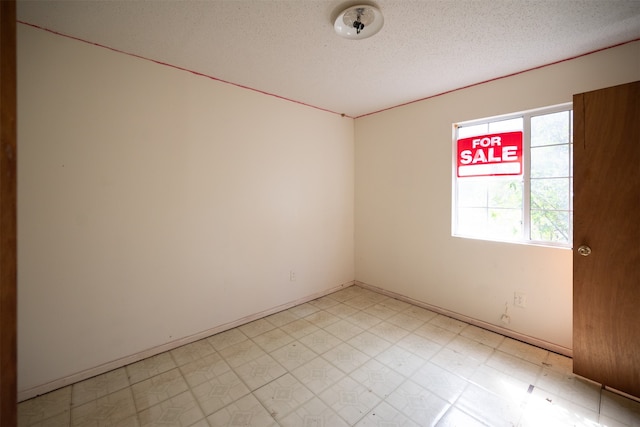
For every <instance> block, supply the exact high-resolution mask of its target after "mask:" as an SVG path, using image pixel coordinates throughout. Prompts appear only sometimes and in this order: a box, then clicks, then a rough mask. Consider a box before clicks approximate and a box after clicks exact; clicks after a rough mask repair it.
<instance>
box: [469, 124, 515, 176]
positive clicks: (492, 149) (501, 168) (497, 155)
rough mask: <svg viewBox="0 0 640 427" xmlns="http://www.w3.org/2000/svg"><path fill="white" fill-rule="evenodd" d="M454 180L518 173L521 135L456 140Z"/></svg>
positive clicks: (483, 136) (509, 134)
mask: <svg viewBox="0 0 640 427" xmlns="http://www.w3.org/2000/svg"><path fill="white" fill-rule="evenodd" d="M456 163H457V170H458V177H459V178H460V177H466V176H497V175H521V174H522V132H505V133H492V134H489V135H480V136H474V137H471V138H463V139H459V140H458V159H457V162H456Z"/></svg>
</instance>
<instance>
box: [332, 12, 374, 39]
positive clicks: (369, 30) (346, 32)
mask: <svg viewBox="0 0 640 427" xmlns="http://www.w3.org/2000/svg"><path fill="white" fill-rule="evenodd" d="M382 24H384V18H383V17H382V13H380V9H378V8H377V7H375V6H369V5H358V6H352V7H349V8H347V9H345V10H343V11H342V12H340V14H339V15H338V17H337V18H336V20H335V22H334V24H333V29H334V30H336V33H338V34H339V35H341V36H342V37H344V38H347V39H355V40H358V39H366V38H367V37H371V36H372V35H374V34H376V33H377V32H378V31H380V29H381V28H382Z"/></svg>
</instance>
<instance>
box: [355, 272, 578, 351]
mask: <svg viewBox="0 0 640 427" xmlns="http://www.w3.org/2000/svg"><path fill="white" fill-rule="evenodd" d="M355 284H356V285H357V286H360V287H362V288H365V289H369V290H371V291H374V292H377V293H380V294H383V295H386V296H388V297H391V298H395V299H398V300H400V301H404V302H408V303H409V304H413V305H417V306H418V307H422V308H426V309H427V310H431V311H433V312H436V313H439V314H442V315H444V316H448V317H452V318H454V319H457V320H461V321H463V322H465V323H469V324H471V325H474V326H477V327H479V328H482V329H487V330H489V331H492V332H496V333H498V334H500V335H504V336H507V337H509V338H513V339H516V340H518V341H522V342H526V343H527V344H531V345H535V346H536V347H540V348H544V349H545V350H549V351H553V352H554V353H559V354H562V355H564V356H568V357H572V356H573V350H572V349H570V348H567V347H563V346H561V345H558V344H554V343H551V342H548V341H544V340H541V339H539V338H535V337H531V336H529V335H525V334H521V333H519V332H516V331H512V330H511V329H507V328H503V327H501V326H498V325H494V324H491V323H488V322H484V321H482V320H478V319H474V318H472V317H468V316H465V315H463V314H459V313H456V312H453V311H450V310H446V309H444V308H441V307H438V306H435V305H431V304H428V303H426V302H422V301H418V300H415V299H413V298H409V297H406V296H404V295H401V294H397V293H395V292H392V291H388V290H386V289H382V288H378V287H377V286H372V285H369V284H367V283H364V282H360V281H357V280H356V281H355Z"/></svg>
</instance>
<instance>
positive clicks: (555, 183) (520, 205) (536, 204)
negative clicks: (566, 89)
mask: <svg viewBox="0 0 640 427" xmlns="http://www.w3.org/2000/svg"><path fill="white" fill-rule="evenodd" d="M572 119H573V115H572V111H571V105H570V104H565V105H562V106H556V107H550V108H548V109H541V110H536V111H533V112H524V113H519V114H514V115H513V116H511V117H509V116H503V117H500V118H498V119H486V120H476V121H473V122H469V123H468V124H466V123H459V124H457V125H455V129H456V135H457V138H455V140H454V144H456V142H457V140H458V139H465V138H473V137H476V136H478V137H480V138H479V139H478V140H477V141H476V140H469V139H467V140H466V141H461V143H460V144H461V145H460V146H459V147H462V148H459V150H458V148H457V147H454V150H453V151H454V153H456V156H458V155H460V156H462V154H461V153H464V152H465V150H466V151H467V154H466V155H467V159H468V160H467V162H468V161H470V159H474V160H475V159H476V157H475V154H474V155H470V154H469V153H470V152H471V151H472V150H473V149H474V146H473V145H472V142H473V143H475V142H479V141H483V140H484V141H485V142H487V141H490V140H491V141H493V139H491V138H494V137H496V136H497V137H501V138H502V139H501V141H506V140H508V138H507V136H508V135H506V133H507V132H522V134H521V135H522V138H521V139H522V159H523V161H522V164H523V167H522V168H521V173H520V174H518V168H517V167H516V168H514V169H509V170H508V171H507V172H506V173H511V175H505V176H494V175H492V173H493V171H495V170H501V171H505V170H506V169H505V168H498V169H496V167H495V166H496V164H490V163H491V162H489V164H486V165H484V164H483V165H482V167H480V168H479V167H474V169H473V170H474V173H475V175H481V176H465V174H464V173H460V172H461V171H462V170H463V169H462V166H461V164H460V163H463V164H464V161H461V162H460V163H458V159H457V158H456V160H455V161H454V168H457V167H461V168H460V169H459V170H458V173H454V193H453V194H454V197H453V204H454V206H453V217H452V230H453V235H455V236H461V237H471V238H481V239H487V240H498V241H516V242H525V243H527V242H529V243H533V244H551V245H561V246H569V245H570V244H571V241H572V231H573V223H572V220H573V213H572V209H573V193H572V188H573V187H572V185H573V181H572V174H573V147H572V134H571V130H572ZM483 138H484V139H483ZM518 138H519V139H520V137H519V136H518ZM464 144H466V145H464ZM503 145H504V146H501V145H500V144H499V143H496V144H495V145H489V144H486V145H484V146H483V147H484V149H485V150H486V158H487V159H491V161H492V162H493V163H497V164H498V166H500V162H505V161H506V159H505V157H504V156H503V154H502V153H505V152H507V153H509V156H510V153H512V152H511V151H505V150H506V148H505V146H506V145H507V144H503ZM478 146H479V144H478V145H476V146H475V147H476V148H477V147H478ZM491 150H492V151H491ZM480 154H482V153H480ZM482 158H483V159H484V158H485V157H482ZM510 160H511V159H510ZM516 165H517V163H516ZM464 166H466V165H464ZM502 166H504V165H502ZM466 175H471V174H466ZM503 175H504V173H503Z"/></svg>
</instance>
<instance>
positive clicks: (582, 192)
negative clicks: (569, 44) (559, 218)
mask: <svg viewBox="0 0 640 427" xmlns="http://www.w3.org/2000/svg"><path fill="white" fill-rule="evenodd" d="M573 109H574V150H575V151H574V237H573V250H574V253H573V371H574V372H575V373H576V374H578V375H580V376H583V377H585V378H589V379H592V380H594V381H597V382H599V383H601V384H603V385H605V386H609V387H611V388H614V389H617V390H619V391H622V392H625V393H628V394H631V395H633V396H638V397H640V82H634V83H630V84H625V85H620V86H615V87H611V88H607V89H601V90H596V91H592V92H587V93H583V94H579V95H575V96H574V97H573ZM581 247H582V249H581ZM589 249H590V251H591V252H590V253H588V252H589Z"/></svg>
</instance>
